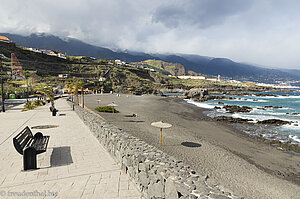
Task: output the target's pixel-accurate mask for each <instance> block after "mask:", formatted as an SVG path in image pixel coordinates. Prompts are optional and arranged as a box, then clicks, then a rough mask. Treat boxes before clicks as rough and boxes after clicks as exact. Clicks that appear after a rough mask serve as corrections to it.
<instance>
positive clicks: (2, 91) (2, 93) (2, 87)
mask: <svg viewBox="0 0 300 199" xmlns="http://www.w3.org/2000/svg"><path fill="white" fill-rule="evenodd" d="M0 66H1V75H2V74H3V73H2V72H3V67H2V58H1V60H0ZM1 96H2V112H5V107H4V101H5V91H4V86H3V76H1Z"/></svg>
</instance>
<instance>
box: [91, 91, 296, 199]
mask: <svg viewBox="0 0 300 199" xmlns="http://www.w3.org/2000/svg"><path fill="white" fill-rule="evenodd" d="M98 99H100V100H101V101H100V102H98V101H97V100H98ZM112 102H114V103H115V104H117V105H118V107H116V108H117V110H119V111H120V113H117V114H114V115H113V114H110V113H99V114H100V115H101V116H102V117H103V118H105V119H106V120H107V121H109V122H111V123H113V124H115V125H116V126H118V127H120V128H122V129H123V130H125V131H127V132H128V133H130V134H132V135H133V136H136V137H138V138H140V139H142V140H144V141H146V142H147V143H149V144H151V145H154V146H156V147H157V148H159V149H161V150H162V151H164V152H166V153H168V154H169V155H172V156H174V157H176V158H177V159H179V160H183V161H184V162H185V163H186V164H188V165H190V166H191V167H192V168H193V169H195V170H196V171H198V172H199V173H201V174H206V175H208V179H209V181H210V183H211V185H212V186H213V184H214V182H217V183H218V184H221V185H224V186H225V187H226V188H228V189H230V190H232V191H233V192H234V193H236V194H238V195H240V196H244V197H245V198H300V156H299V155H294V154H291V153H287V152H283V151H280V150H278V149H276V148H274V147H272V146H269V145H267V144H265V143H262V142H259V141H257V140H255V139H253V138H250V137H248V136H247V135H245V134H243V133H241V132H239V131H237V130H236V129H233V128H231V127H229V126H227V125H224V124H221V123H216V122H213V121H211V120H210V119H209V118H207V117H206V116H204V115H203V114H202V111H204V110H205V109H203V108H199V107H196V106H193V105H189V104H186V103H185V102H184V101H183V100H181V99H179V98H172V97H159V96H153V95H143V96H132V95H129V96H128V95H126V94H121V96H120V97H117V96H116V94H104V95H87V96H85V105H86V106H87V107H88V108H90V109H92V110H93V109H94V108H95V107H97V106H106V105H108V104H110V103H112ZM132 114H137V115H138V117H132ZM160 120H162V121H164V122H168V123H171V124H172V125H173V127H171V128H170V129H166V130H164V131H163V144H162V146H160V145H159V129H156V128H155V127H152V126H151V123H152V122H155V121H160Z"/></svg>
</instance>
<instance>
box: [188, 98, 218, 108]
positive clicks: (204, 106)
mask: <svg viewBox="0 0 300 199" xmlns="http://www.w3.org/2000/svg"><path fill="white" fill-rule="evenodd" d="M185 101H186V102H187V103H190V104H193V105H196V106H198V107H201V108H207V109H213V108H215V106H213V105H210V104H207V103H204V102H195V101H193V100H190V99H188V100H185Z"/></svg>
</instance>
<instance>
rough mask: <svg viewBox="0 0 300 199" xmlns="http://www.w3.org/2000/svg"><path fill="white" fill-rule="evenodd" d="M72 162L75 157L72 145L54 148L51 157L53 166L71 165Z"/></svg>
mask: <svg viewBox="0 0 300 199" xmlns="http://www.w3.org/2000/svg"><path fill="white" fill-rule="evenodd" d="M72 163H73V159H72V156H71V147H69V146H63V147H55V148H53V151H52V154H51V157H50V165H51V167H59V166H64V165H69V164H72Z"/></svg>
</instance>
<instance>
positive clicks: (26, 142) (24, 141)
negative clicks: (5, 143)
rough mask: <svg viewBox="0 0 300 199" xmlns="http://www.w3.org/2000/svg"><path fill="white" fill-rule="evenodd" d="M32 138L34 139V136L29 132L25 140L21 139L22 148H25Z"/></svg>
mask: <svg viewBox="0 0 300 199" xmlns="http://www.w3.org/2000/svg"><path fill="white" fill-rule="evenodd" d="M30 139H32V137H31V136H29V135H28V134H27V137H25V138H24V139H23V140H21V142H20V146H21V148H22V149H24V147H25V146H26V145H27V144H28V142H29V141H30Z"/></svg>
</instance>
